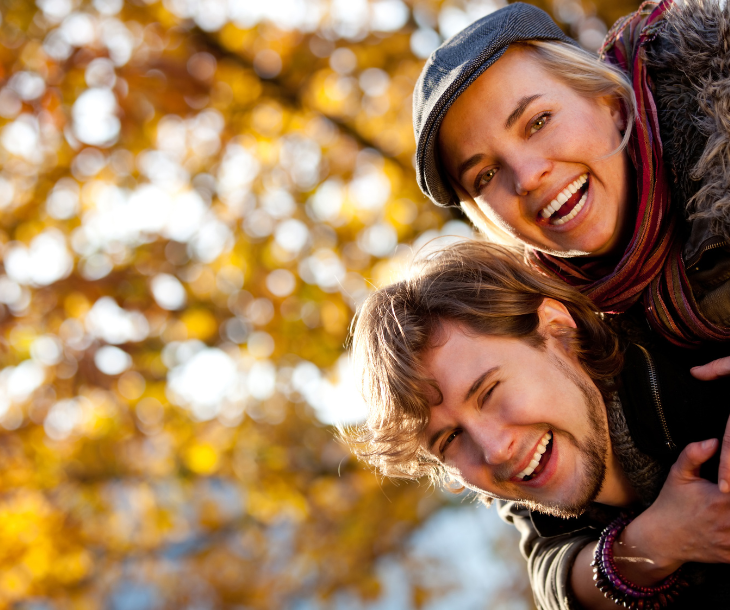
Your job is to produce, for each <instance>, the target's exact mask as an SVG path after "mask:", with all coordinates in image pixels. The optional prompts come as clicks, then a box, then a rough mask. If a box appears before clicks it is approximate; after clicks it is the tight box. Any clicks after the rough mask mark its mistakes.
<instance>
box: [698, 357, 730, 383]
mask: <svg viewBox="0 0 730 610" xmlns="http://www.w3.org/2000/svg"><path fill="white" fill-rule="evenodd" d="M689 372H690V373H692V375H693V376H694V377H696V378H697V379H701V380H702V381H712V380H713V379H717V378H718V377H725V376H727V375H730V356H726V357H725V358H720V359H718V360H713V361H712V362H708V363H707V364H703V365H702V366H695V367H693V368H691V369H690V371H689Z"/></svg>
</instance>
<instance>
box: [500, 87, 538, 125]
mask: <svg viewBox="0 0 730 610" xmlns="http://www.w3.org/2000/svg"><path fill="white" fill-rule="evenodd" d="M538 97H542V93H536V94H535V95H526V96H525V97H523V98H520V101H519V102H517V107H516V108H515V109H514V110H513V111H512V114H510V115H509V116H508V117H507V120H506V121H505V122H504V128H505V129H509V128H510V127H512V125H514V124H515V123H516V122H517V120H518V119H519V118H520V117H521V116H522V113H523V112H525V109H526V108H527V107H528V106H529V105H530V104H531V103H532V102H534V101H535V100H536V99H537V98H538Z"/></svg>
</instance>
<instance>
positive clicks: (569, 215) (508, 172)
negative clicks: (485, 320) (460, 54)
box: [438, 48, 633, 256]
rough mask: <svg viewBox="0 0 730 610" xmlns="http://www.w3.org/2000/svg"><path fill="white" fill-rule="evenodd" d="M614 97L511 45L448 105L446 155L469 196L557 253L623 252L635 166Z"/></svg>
mask: <svg viewBox="0 0 730 610" xmlns="http://www.w3.org/2000/svg"><path fill="white" fill-rule="evenodd" d="M622 127H623V119H622V117H621V113H620V109H619V106H618V104H617V103H616V102H615V101H611V100H608V99H592V98H587V97H584V96H582V95H579V94H578V93H576V92H575V91H574V90H573V89H572V88H571V87H570V86H568V85H567V84H566V83H564V82H562V81H560V80H558V79H557V78H555V77H554V76H553V75H552V74H550V73H549V72H547V71H546V70H545V68H543V67H542V65H541V64H540V63H539V62H538V61H537V60H536V59H535V57H534V56H533V54H532V53H530V52H529V51H526V50H525V49H521V48H511V49H508V50H507V52H506V53H505V54H504V55H503V56H502V57H501V58H500V59H499V60H497V61H496V62H495V64H494V65H492V66H490V67H489V69H487V70H486V71H485V72H484V74H482V75H481V76H479V78H477V79H476V80H475V81H474V83H473V84H472V85H470V86H469V88H468V89H467V90H466V91H464V93H462V94H461V95H460V96H459V97H458V98H457V99H456V100H455V101H454V103H453V105H452V106H451V107H450V108H449V110H448V112H447V113H446V116H445V117H444V120H443V123H442V124H441V128H440V130H439V135H438V144H439V154H440V156H441V160H442V162H443V165H444V168H445V169H446V172H447V173H448V175H449V176H450V178H451V182H452V184H454V185H455V187H456V189H457V191H459V196H460V198H461V199H462V200H468V199H473V200H474V202H475V203H476V204H477V205H478V206H479V208H480V209H481V210H482V211H483V212H484V214H485V215H486V216H487V217H488V218H490V219H492V220H493V221H494V222H495V223H497V224H498V225H500V226H501V227H503V228H504V229H505V230H507V231H508V232H510V233H511V234H513V235H514V236H515V237H516V238H517V239H519V240H521V241H523V242H525V243H526V244H529V245H531V246H533V247H534V248H537V249H538V250H543V251H545V252H551V253H553V254H556V255H558V256H585V255H604V254H611V253H614V252H617V251H619V250H620V251H622V250H621V248H622V247H623V245H624V243H625V241H626V238H627V237H628V236H630V234H631V229H632V228H633V220H632V217H631V210H630V209H629V208H630V201H631V199H632V191H631V188H632V187H631V184H632V182H633V178H632V176H633V173H632V172H633V169H632V166H631V162H630V160H629V156H628V154H627V153H626V151H625V150H624V151H622V152H620V153H617V154H611V153H613V152H614V151H616V150H617V149H618V147H619V145H620V144H621V140H622V134H621V128H622Z"/></svg>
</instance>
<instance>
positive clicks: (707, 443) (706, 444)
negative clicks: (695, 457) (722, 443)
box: [702, 438, 715, 449]
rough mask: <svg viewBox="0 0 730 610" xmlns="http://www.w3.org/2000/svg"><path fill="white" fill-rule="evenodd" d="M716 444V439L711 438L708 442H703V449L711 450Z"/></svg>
mask: <svg viewBox="0 0 730 610" xmlns="http://www.w3.org/2000/svg"><path fill="white" fill-rule="evenodd" d="M714 444H715V439H714V438H710V439H707V440H706V441H702V448H703V449H709V448H710V447H711V446H712V445H714Z"/></svg>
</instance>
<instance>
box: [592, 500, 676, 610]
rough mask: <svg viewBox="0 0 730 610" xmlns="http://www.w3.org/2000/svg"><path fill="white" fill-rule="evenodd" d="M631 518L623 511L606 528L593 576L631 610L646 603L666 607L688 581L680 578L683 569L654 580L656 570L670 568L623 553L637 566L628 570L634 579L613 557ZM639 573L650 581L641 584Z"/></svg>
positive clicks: (595, 557) (612, 597) (629, 563)
mask: <svg viewBox="0 0 730 610" xmlns="http://www.w3.org/2000/svg"><path fill="white" fill-rule="evenodd" d="M631 521H632V518H631V517H630V516H628V515H626V514H622V515H620V516H619V517H618V518H616V519H615V520H614V521H612V522H611V524H610V525H608V526H607V527H606V529H605V530H603V533H602V534H601V537H600V538H599V539H598V544H597V545H596V550H595V555H594V559H593V562H592V563H591V566H592V567H593V572H594V576H593V580H594V581H595V583H596V587H597V588H598V589H599V590H600V591H601V592H602V593H603V594H604V596H605V597H607V598H608V599H611V600H613V601H614V602H615V603H616V604H618V605H623V606H624V607H625V608H630V609H632V610H641V609H643V608H645V607H648V608H652V607H653V608H665V607H666V606H667V604H668V603H672V602H673V601H674V600H675V599H676V597H677V596H678V595H679V594H680V591H681V590H682V589H683V588H685V587H686V586H687V583H686V582H685V581H684V579H682V578H681V576H680V571H675V572H673V573H671V574H670V575H669V576H668V577H667V578H665V579H663V580H660V581H658V582H654V580H653V579H654V577H655V576H656V574H657V573H661V571H662V570H663V569H667V568H666V567H665V568H660V569H659V570H657V569H656V565H655V564H654V562H653V561H651V560H650V559H648V558H644V557H640V558H639V559H640V561H630V560H631V559H633V558H629V557H624V559H625V562H626V564H627V565H628V566H632V564H634V565H635V566H636V568H635V569H630V570H629V571H630V572H632V573H633V574H632V579H631V580H629V579H628V578H627V577H626V573H625V572H626V570H625V569H624V571H623V572H624V573H621V571H620V570H619V568H618V565H617V562H616V560H615V557H614V550H613V548H614V545H615V544H617V543H618V537H619V535H620V534H621V533H623V531H624V530H625V529H626V527H627V526H628V525H629V524H630V523H631ZM647 566H648V570H647V569H646V568H647ZM637 576H638V577H639V578H642V579H644V580H648V581H650V582H648V583H647V584H645V585H642V584H639V583H638V582H637Z"/></svg>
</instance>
